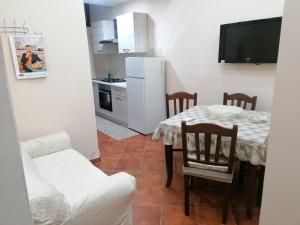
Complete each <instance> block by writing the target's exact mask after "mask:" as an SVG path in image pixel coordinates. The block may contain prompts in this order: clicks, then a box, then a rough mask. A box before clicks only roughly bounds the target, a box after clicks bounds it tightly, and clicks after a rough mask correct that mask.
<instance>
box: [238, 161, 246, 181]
mask: <svg viewBox="0 0 300 225" xmlns="http://www.w3.org/2000/svg"><path fill="white" fill-rule="evenodd" d="M246 164H247V162H245V161H240V173H239V185H240V187H242V186H243V184H244V178H245V170H246Z"/></svg>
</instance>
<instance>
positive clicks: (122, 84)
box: [93, 80, 127, 88]
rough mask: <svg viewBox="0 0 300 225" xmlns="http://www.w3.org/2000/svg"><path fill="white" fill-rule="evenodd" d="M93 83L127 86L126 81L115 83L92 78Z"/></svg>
mask: <svg viewBox="0 0 300 225" xmlns="http://www.w3.org/2000/svg"><path fill="white" fill-rule="evenodd" d="M93 82H94V83H97V84H106V85H109V86H112V87H120V88H127V83H126V82H117V83H109V82H104V81H101V80H93Z"/></svg>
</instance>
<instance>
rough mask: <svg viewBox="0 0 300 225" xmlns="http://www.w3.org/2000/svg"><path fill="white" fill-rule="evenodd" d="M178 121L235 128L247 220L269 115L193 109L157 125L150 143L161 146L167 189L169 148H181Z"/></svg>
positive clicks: (264, 153)
mask: <svg viewBox="0 0 300 225" xmlns="http://www.w3.org/2000/svg"><path fill="white" fill-rule="evenodd" d="M182 121H186V122H187V123H188V124H197V123H211V124H217V125H219V126H223V127H226V128H232V127H233V125H237V126H238V134H237V141H236V152H235V157H236V158H237V159H238V160H240V161H243V162H248V164H249V166H248V176H247V188H248V191H247V199H246V204H247V214H248V217H249V218H251V217H252V205H253V201H254V200H253V199H254V196H255V187H256V177H257V171H258V167H262V168H264V166H265V164H266V157H267V143H268V137H269V131H270V121H271V113H270V112H260V111H248V110H242V112H241V113H239V114H237V115H229V114H222V113H219V114H216V113H214V112H212V111H211V110H210V106H206V105H197V106H194V107H191V108H189V109H187V110H185V111H183V112H181V113H179V114H177V115H174V116H172V117H170V118H168V119H166V120H164V121H162V122H160V123H159V125H158V127H157V128H156V129H155V131H154V133H153V136H152V139H153V140H161V139H162V141H163V143H164V145H165V160H166V169H167V182H166V187H170V185H171V183H172V178H173V146H181V145H182V136H181V122H182ZM191 140H192V139H191ZM212 141H213V140H212ZM193 145H194V143H188V146H190V147H193ZM222 153H223V155H224V156H225V157H226V156H228V154H229V151H228V149H226V147H224V148H222ZM261 183H262V182H261ZM260 185H262V184H260Z"/></svg>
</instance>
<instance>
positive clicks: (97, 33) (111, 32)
mask: <svg viewBox="0 0 300 225" xmlns="http://www.w3.org/2000/svg"><path fill="white" fill-rule="evenodd" d="M92 40H93V49H94V54H95V55H97V54H108V53H117V52H118V47H117V39H116V26H115V22H114V21H113V20H101V21H97V22H94V23H92Z"/></svg>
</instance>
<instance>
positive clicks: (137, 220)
mask: <svg viewBox="0 0 300 225" xmlns="http://www.w3.org/2000/svg"><path fill="white" fill-rule="evenodd" d="M98 137H99V140H100V141H99V148H100V149H101V162H99V163H96V164H95V165H96V166H97V167H99V168H100V169H102V170H103V171H104V172H106V173H107V174H109V175H111V174H114V173H117V172H120V171H126V172H128V173H130V174H132V175H133V176H135V177H136V179H137V191H136V194H135V197H134V200H133V225H217V224H221V216H222V202H223V192H222V187H223V186H222V184H220V183H215V182H208V181H204V180H196V182H195V188H194V189H195V190H194V191H192V192H191V200H190V205H191V209H190V216H189V217H186V216H185V215H184V212H183V203H184V199H183V196H184V187H183V175H182V172H181V165H182V160H181V154H182V153H181V152H176V153H174V158H175V161H174V178H173V182H172V185H171V188H166V187H165V180H166V175H165V163H164V146H163V145H162V143H161V142H156V141H152V140H151V136H143V135H137V136H134V137H131V138H128V139H124V140H121V141H118V140H115V139H112V138H111V137H109V136H107V135H105V134H103V133H101V132H98ZM258 221H259V210H258V209H255V210H254V216H253V219H252V220H248V219H247V217H246V210H245V203H244V199H243V188H239V187H235V188H234V192H233V197H232V200H231V209H230V211H229V217H228V222H227V224H228V225H256V224H258Z"/></svg>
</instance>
